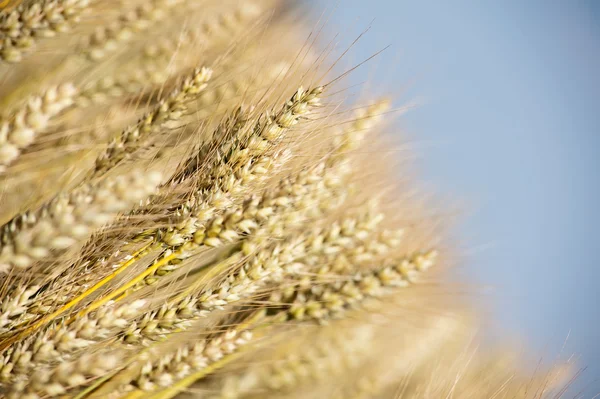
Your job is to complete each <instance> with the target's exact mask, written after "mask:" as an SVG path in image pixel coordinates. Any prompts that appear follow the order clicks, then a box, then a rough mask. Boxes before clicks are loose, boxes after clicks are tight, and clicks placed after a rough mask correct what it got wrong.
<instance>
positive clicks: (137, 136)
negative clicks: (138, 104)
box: [95, 68, 212, 174]
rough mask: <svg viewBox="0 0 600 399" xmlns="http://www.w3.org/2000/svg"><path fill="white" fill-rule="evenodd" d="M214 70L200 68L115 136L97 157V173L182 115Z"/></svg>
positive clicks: (106, 168) (114, 163)
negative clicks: (149, 110) (138, 119)
mask: <svg viewBox="0 0 600 399" xmlns="http://www.w3.org/2000/svg"><path fill="white" fill-rule="evenodd" d="M211 74H212V71H211V70H210V69H208V68H199V69H197V70H195V71H194V73H193V74H192V75H191V76H190V77H188V78H186V79H185V80H184V81H183V83H182V84H181V85H180V86H179V87H178V88H177V89H176V90H175V91H173V92H172V93H171V94H170V95H169V96H168V97H167V99H165V100H164V101H162V102H160V103H159V104H158V106H157V107H156V108H155V109H154V110H153V111H152V112H150V113H149V114H147V115H145V116H144V117H143V118H142V119H141V120H140V121H139V122H138V123H137V124H135V125H133V126H130V127H128V128H127V129H125V130H124V131H123V133H122V134H121V135H120V136H119V137H117V138H115V139H114V140H113V141H112V142H111V143H110V144H109V146H108V148H107V149H106V151H104V153H103V154H101V155H100V156H99V157H98V159H97V160H96V169H95V174H101V173H103V172H105V171H106V170H108V169H110V168H111V167H113V166H115V165H116V164H118V163H119V162H120V161H122V160H123V159H124V158H125V157H126V156H127V155H128V154H130V153H132V152H134V151H135V150H136V149H138V148H139V147H138V143H139V142H140V141H142V140H145V139H147V138H148V136H150V135H152V134H153V133H155V132H156V131H158V130H160V129H161V128H164V125H165V124H166V123H169V122H173V121H176V120H178V119H179V118H181V116H182V113H183V112H184V111H185V109H186V105H187V102H189V101H190V100H191V99H193V98H194V96H196V95H197V94H198V93H199V92H201V91H202V90H203V89H204V88H205V87H206V82H207V81H208V80H209V79H210V76H211Z"/></svg>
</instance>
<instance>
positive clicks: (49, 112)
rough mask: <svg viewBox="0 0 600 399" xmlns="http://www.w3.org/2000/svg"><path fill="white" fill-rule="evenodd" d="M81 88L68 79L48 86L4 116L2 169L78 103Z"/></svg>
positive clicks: (1, 124)
mask: <svg viewBox="0 0 600 399" xmlns="http://www.w3.org/2000/svg"><path fill="white" fill-rule="evenodd" d="M76 95H77V90H76V89H75V87H74V86H73V85H72V84H69V83H65V84H62V85H60V86H58V87H53V88H51V89H48V90H47V91H46V92H45V93H44V94H43V95H41V96H39V97H31V98H29V99H27V100H26V102H25V104H23V105H22V106H21V107H19V108H18V109H17V110H14V111H13V112H12V113H11V114H9V115H8V116H5V117H3V118H2V120H0V173H2V172H3V171H4V169H6V167H7V166H8V165H9V164H10V163H12V162H13V161H14V160H15V159H17V158H18V157H19V154H20V153H21V151H22V150H23V149H24V148H26V147H27V146H28V145H30V144H31V143H33V141H34V140H35V139H36V136H37V135H39V134H40V133H43V132H44V129H46V127H47V126H48V124H49V123H50V119H51V118H52V117H54V116H56V115H58V114H60V113H61V112H62V111H63V110H65V109H66V108H68V107H70V106H71V105H73V103H74V99H75V97H76Z"/></svg>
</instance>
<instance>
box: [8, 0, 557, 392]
mask: <svg viewBox="0 0 600 399" xmlns="http://www.w3.org/2000/svg"><path fill="white" fill-rule="evenodd" d="M0 8H1V11H0V85H1V86H0V110H1V111H0V224H1V227H0V271H1V272H2V275H1V276H0V279H1V285H0V287H1V288H0V395H1V397H6V398H27V399H33V398H53V397H57V398H77V399H84V398H128V399H133V398H153V399H159V398H160V399H166V398H172V397H210V398H217V397H219V398H246V397H248V398H257V397H261V398H265V397H272V398H281V397H303V398H306V397H311V398H329V397H331V398H333V397H343V398H348V397H373V398H375V397H377V398H378V397H403V398H404V397H413V398H420V397H448V395H451V394H452V393H453V392H458V395H459V396H460V397H461V398H482V397H488V395H489V396H490V397H491V396H492V395H493V396H494V397H542V396H543V395H544V394H546V393H547V392H550V391H551V390H552V389H553V384H552V382H554V381H557V379H556V378H555V377H556V376H555V375H552V376H551V377H552V378H550V377H544V378H537V379H529V378H528V377H527V373H523V374H514V373H512V371H511V370H513V368H512V366H510V365H506V364H505V363H503V362H502V361H500V360H496V357H494V358H492V359H491V360H489V361H488V360H486V359H485V358H484V357H482V356H479V355H478V359H479V358H481V360H477V362H473V364H474V366H472V370H471V369H469V372H467V373H465V372H464V371H465V368H469V367H471V363H470V362H469V361H465V360H464V358H465V353H467V352H466V351H467V349H466V348H467V347H468V344H469V342H471V341H470V337H471V336H472V335H471V334H472V331H473V329H474V326H473V323H472V321H470V319H469V318H468V317H467V316H466V314H467V312H466V311H465V310H463V309H462V308H461V307H460V306H456V305H450V303H451V302H452V301H448V300H447V299H448V298H446V297H444V295H443V294H445V293H446V291H445V289H444V285H443V284H441V283H440V278H441V277H440V276H441V275H440V274H439V273H436V272H435V269H436V268H435V267H434V266H436V265H444V264H446V265H447V264H448V263H449V260H450V258H451V253H452V251H451V250H449V249H448V247H449V246H448V244H447V243H448V242H449V241H448V239H447V237H445V234H444V231H445V229H444V225H445V224H446V222H445V221H443V220H442V221H441V222H440V218H439V217H437V216H436V214H437V213H438V209H434V208H433V205H430V204H429V203H428V202H427V201H425V197H424V196H422V195H420V194H418V190H417V189H416V186H415V185H414V184H413V183H412V182H411V181H410V179H407V178H405V176H406V175H405V174H403V169H402V167H403V160H402V159H397V158H396V154H400V152H394V151H391V152H390V151H389V148H390V146H394V145H395V144H393V143H392V144H390V143H391V140H390V138H389V137H386V136H385V135H384V134H382V133H383V132H384V131H385V126H386V124H385V122H386V120H389V118H390V117H391V115H392V113H393V110H392V109H391V108H390V102H389V100H388V99H385V98H383V99H375V100H374V101H365V102H362V103H361V102H359V103H357V104H350V103H349V101H348V98H345V95H346V93H347V92H346V87H344V86H343V84H344V83H343V82H344V81H343V80H342V79H339V78H340V77H342V76H344V75H345V73H343V71H342V72H339V73H338V75H335V72H330V71H331V70H336V69H337V65H335V61H334V60H335V57H334V55H333V54H330V53H331V52H332V49H331V48H329V47H327V46H324V47H322V48H320V47H319V44H317V42H318V40H316V39H315V36H318V35H316V32H318V31H319V29H320V28H319V27H317V28H314V30H313V31H312V32H311V30H310V29H307V28H306V26H310V21H308V22H307V23H305V22H301V21H302V18H301V15H302V12H303V10H301V9H299V8H296V7H290V6H289V4H287V3H286V2H284V1H280V0H260V1H258V0H257V1H248V0H203V1H192V0H151V1H147V0H144V1H141V0H128V1H119V0H23V1H11V0H4V1H1V2H0ZM440 297H444V299H443V300H440ZM498 358H500V359H501V356H499V357H498ZM453 361H456V363H453ZM434 373H435V375H434ZM462 375H465V378H464V381H463V380H462V379H461V380H460V382H459V383H457V381H458V379H459V377H461V376H462ZM480 376H486V377H485V378H488V377H489V380H485V381H488V383H482V378H484V377H480Z"/></svg>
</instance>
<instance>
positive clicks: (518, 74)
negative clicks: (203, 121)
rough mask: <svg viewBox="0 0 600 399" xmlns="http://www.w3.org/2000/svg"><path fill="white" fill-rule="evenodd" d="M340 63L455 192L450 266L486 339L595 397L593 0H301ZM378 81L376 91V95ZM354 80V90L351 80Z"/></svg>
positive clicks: (598, 168)
mask: <svg viewBox="0 0 600 399" xmlns="http://www.w3.org/2000/svg"><path fill="white" fill-rule="evenodd" d="M309 3H310V4H311V5H312V6H313V9H315V10H317V16H318V14H319V12H320V11H324V12H325V13H326V14H327V15H326V18H329V21H328V22H327V25H326V30H327V31H329V32H328V33H339V34H340V40H341V41H342V43H344V42H347V43H350V42H351V41H352V40H354V39H355V38H356V37H357V36H358V35H359V34H360V33H361V32H362V31H364V30H365V29H366V28H367V27H369V26H370V27H371V28H370V30H369V31H368V33H367V34H366V36H365V37H364V38H362V39H361V40H360V41H359V42H358V43H357V44H356V45H355V46H354V47H353V50H352V51H351V55H350V56H349V57H348V58H346V59H345V61H344V62H345V65H346V66H352V65H355V64H356V63H358V62H360V61H362V60H363V59H365V58H367V57H369V56H370V55H372V54H373V53H375V52H376V51H378V50H381V49H382V48H384V47H386V46H388V45H391V47H390V48H388V49H387V50H386V51H385V52H383V53H382V54H381V55H379V56H378V57H377V58H376V59H374V60H372V61H371V62H369V64H367V65H365V66H364V67H362V68H360V69H358V70H357V71H355V72H354V73H353V74H352V75H351V77H350V78H349V80H347V81H346V82H345V83H344V85H345V86H349V85H351V84H358V83H361V82H365V81H367V82H369V83H368V85H369V86H372V87H373V89H374V90H373V91H374V92H375V93H401V96H400V98H399V102H398V104H402V103H403V102H409V101H411V100H417V103H418V104H419V106H418V107H416V108H415V109H412V110H411V111H410V112H408V113H407V114H405V115H403V116H402V117H401V118H399V119H398V128H399V129H400V130H401V131H402V132H403V133H404V134H405V135H407V136H408V138H409V141H410V142H411V143H412V145H413V147H414V148H415V149H416V150H417V151H416V153H417V156H418V160H417V163H418V167H419V170H420V174H421V176H422V177H423V178H424V179H425V180H426V181H427V182H428V183H429V186H431V187H434V188H435V189H436V190H437V191H438V192H439V193H441V195H443V196H445V197H447V198H450V199H453V200H455V199H456V200H459V201H462V202H463V203H466V204H467V206H466V207H464V208H463V209H464V214H463V215H462V216H461V219H462V222H461V223H460V225H459V231H458V235H459V236H460V241H461V242H462V243H464V248H462V253H463V254H464V256H465V264H463V265H460V266H459V267H458V268H457V270H456V273H458V274H460V275H463V276H469V278H472V281H473V282H474V283H476V284H477V285H478V286H479V287H480V288H478V289H475V290H474V292H475V293H476V294H475V295H474V298H476V299H477V300H478V301H479V300H481V301H483V302H487V303H488V304H489V309H491V320H492V326H491V327H492V328H489V332H491V333H492V335H495V336H499V337H503V336H504V337H510V339H512V338H513V337H519V338H520V341H521V342H522V347H523V352H527V353H528V354H529V356H533V357H534V358H544V359H549V361H552V360H553V359H555V358H556V356H557V355H560V354H561V353H562V357H563V358H564V357H566V356H568V355H569V354H575V355H576V356H577V357H578V364H579V366H582V367H586V366H587V369H586V370H585V371H584V372H583V374H582V376H581V377H580V378H579V380H578V382H576V384H575V387H574V388H573V389H572V390H571V391H570V392H572V394H569V395H570V396H566V397H573V396H574V395H575V394H577V392H579V390H580V389H584V390H585V394H584V397H589V398H591V397H593V396H594V395H595V394H597V393H599V392H600V309H599V307H600V294H599V287H598V285H599V284H600V262H599V261H600V255H599V254H600V239H599V236H600V235H599V233H598V231H597V230H596V228H597V227H600V211H599V209H600V206H599V202H600V198H599V197H600V178H599V177H598V174H600V73H599V72H600V1H594V0H588V1H579V0H564V1H542V0H532V1H527V2H523V1H519V0H503V1H493V0H489V1H452V2H449V1H443V0H438V1H418V2H417V1H410V2H409V1H399V0H375V1H364V0H342V1H339V2H332V1H327V0H311V1H310V2H309ZM381 89H383V90H381ZM366 90H367V91H368V88H367V89H366Z"/></svg>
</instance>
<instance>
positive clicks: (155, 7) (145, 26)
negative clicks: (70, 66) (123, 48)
mask: <svg viewBox="0 0 600 399" xmlns="http://www.w3.org/2000/svg"><path fill="white" fill-rule="evenodd" d="M186 2H189V1H186V0H150V1H147V2H144V3H143V4H140V5H138V6H136V7H134V8H133V9H131V10H127V11H126V12H125V13H124V14H121V15H119V17H118V18H117V19H116V20H115V21H111V23H109V25H108V26H102V27H99V28H98V29H96V31H95V32H94V33H93V34H92V35H91V36H90V37H89V38H87V40H86V41H85V42H84V44H83V46H82V47H83V48H84V49H85V53H86V54H87V56H88V57H89V58H90V59H91V60H94V61H99V60H100V59H103V58H105V57H106V56H108V55H110V53H111V52H112V51H114V50H116V49H117V48H118V44H119V42H120V43H126V42H128V41H129V40H131V39H132V36H134V35H135V34H138V35H139V34H143V33H144V32H145V31H147V30H149V29H152V27H153V26H156V24H159V23H160V22H161V21H162V20H164V19H167V18H168V17H169V13H170V12H171V10H172V9H173V8H175V7H182V6H185V3H186Z"/></svg>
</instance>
